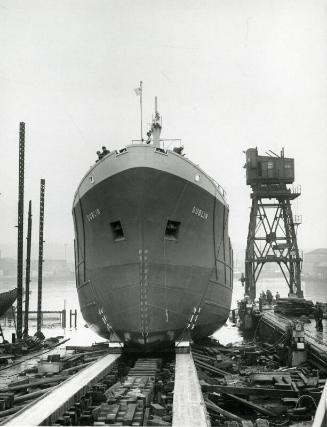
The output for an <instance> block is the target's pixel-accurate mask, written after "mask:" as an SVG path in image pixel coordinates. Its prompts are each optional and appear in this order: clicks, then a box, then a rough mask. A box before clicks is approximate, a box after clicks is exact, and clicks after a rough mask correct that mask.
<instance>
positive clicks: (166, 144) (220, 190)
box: [132, 139, 226, 199]
mask: <svg viewBox="0 0 327 427" xmlns="http://www.w3.org/2000/svg"><path fill="white" fill-rule="evenodd" d="M160 142H161V143H162V147H161V148H162V149H163V150H171V146H172V144H177V145H175V146H176V147H181V145H182V140H181V139H160ZM145 143H146V141H145V140H144V139H143V140H141V139H132V145H135V144H145ZM187 161H188V162H189V163H191V164H193V165H194V163H193V162H191V161H190V160H188V159H187ZM195 166H196V167H197V168H198V169H199V170H200V171H201V173H202V174H203V175H204V176H206V177H207V178H208V179H209V180H210V181H211V182H212V183H213V184H214V186H215V188H216V190H217V191H218V193H219V194H220V195H221V196H222V197H223V198H224V199H225V198H226V191H225V189H224V188H223V187H222V186H221V185H220V184H219V183H218V182H217V181H216V180H215V179H214V178H212V177H211V176H210V175H208V174H207V173H206V172H204V171H203V170H202V169H201V168H200V167H199V166H198V165H195Z"/></svg>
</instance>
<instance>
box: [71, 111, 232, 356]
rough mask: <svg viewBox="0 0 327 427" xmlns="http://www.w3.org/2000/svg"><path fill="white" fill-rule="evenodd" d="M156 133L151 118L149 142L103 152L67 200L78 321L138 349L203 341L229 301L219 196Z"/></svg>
mask: <svg viewBox="0 0 327 427" xmlns="http://www.w3.org/2000/svg"><path fill="white" fill-rule="evenodd" d="M160 132H161V119H160V116H159V113H158V112H157V111H156V113H155V116H154V119H153V122H152V127H151V129H150V131H149V132H148V134H147V135H148V140H147V141H144V142H143V141H139V142H136V143H134V144H131V145H128V146H127V147H125V148H123V149H121V150H119V151H114V152H110V153H109V152H106V153H105V155H104V156H102V158H101V159H100V160H98V161H97V162H96V164H95V165H94V167H92V168H91V169H90V170H89V171H88V172H87V174H86V175H85V176H84V178H83V179H82V181H81V183H80V185H79V187H78V189H77V191H76V194H75V197H74V202H73V217H74V224H75V258H76V281H77V291H78V296H79V301H80V306H81V311H82V314H83V316H84V319H85V320H86V321H87V323H88V324H89V326H90V327H92V328H94V329H95V330H96V332H97V333H98V334H100V335H101V336H103V337H106V338H108V339H109V340H111V341H119V342H123V343H124V344H125V345H136V346H141V347H142V348H143V349H152V348H155V347H160V346H161V347H162V346H163V345H165V344H166V345H167V344H170V343H174V342H176V341H179V340H182V339H189V338H192V339H194V340H197V339H199V338H202V337H206V336H209V335H210V334H212V333H214V332H215V331H216V330H217V329H218V328H219V327H221V326H222V325H223V324H224V322H225V320H226V318H227V317H228V313H229V309H230V304H231V296H232V283H233V281H232V277H233V271H232V247H231V243H230V239H229V235H228V212H229V209H228V205H227V203H226V200H225V194H224V191H223V189H222V188H221V187H220V186H219V185H218V184H217V183H216V182H215V181H214V180H213V179H212V178H210V177H209V176H208V175H207V174H206V173H204V172H203V171H202V170H201V169H200V168H199V167H198V166H197V165H195V164H194V163H192V162H191V161H190V160H188V159H187V158H186V157H184V155H183V154H182V148H181V147H179V148H177V149H176V148H175V149H173V150H168V149H165V148H164V141H163V140H161V139H160Z"/></svg>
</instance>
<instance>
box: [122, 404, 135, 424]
mask: <svg viewBox="0 0 327 427" xmlns="http://www.w3.org/2000/svg"><path fill="white" fill-rule="evenodd" d="M135 411H136V404H135V403H132V404H130V405H128V407H127V411H126V414H125V416H124V419H123V425H124V426H128V425H130V424H131V423H132V421H133V418H134V414H135Z"/></svg>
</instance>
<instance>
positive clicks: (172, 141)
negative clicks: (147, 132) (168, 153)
mask: <svg viewBox="0 0 327 427" xmlns="http://www.w3.org/2000/svg"><path fill="white" fill-rule="evenodd" d="M150 142H152V141H150ZM160 142H161V143H162V148H163V149H164V150H170V149H171V146H172V145H173V144H174V145H175V147H181V145H182V140H181V139H179V138H172V139H160ZM144 143H146V140H145V139H143V140H142V139H132V145H134V144H144Z"/></svg>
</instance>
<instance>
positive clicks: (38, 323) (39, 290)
mask: <svg viewBox="0 0 327 427" xmlns="http://www.w3.org/2000/svg"><path fill="white" fill-rule="evenodd" d="M44 190H45V179H41V181H40V224H39V265H38V281H37V320H36V334H37V336H38V337H40V338H41V337H42V333H41V326H42V272H43V243H44V241H43V225H44Z"/></svg>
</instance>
